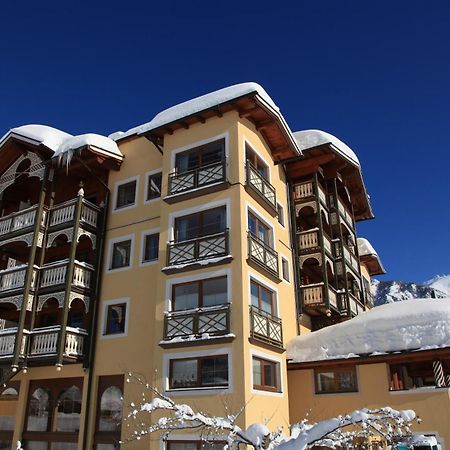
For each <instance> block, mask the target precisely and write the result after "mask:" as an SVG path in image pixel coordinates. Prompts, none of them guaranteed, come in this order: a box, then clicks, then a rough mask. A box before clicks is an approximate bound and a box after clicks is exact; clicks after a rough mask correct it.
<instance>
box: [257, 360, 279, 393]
mask: <svg viewBox="0 0 450 450" xmlns="http://www.w3.org/2000/svg"><path fill="white" fill-rule="evenodd" d="M252 366H253V367H252V370H253V389H259V390H262V391H272V392H279V391H280V389H279V385H280V383H279V378H280V366H279V364H278V363H276V362H274V361H268V360H266V359H262V358H257V357H256V356H254V357H253V358H252Z"/></svg>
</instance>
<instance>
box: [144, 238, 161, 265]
mask: <svg viewBox="0 0 450 450" xmlns="http://www.w3.org/2000/svg"><path fill="white" fill-rule="evenodd" d="M158 254H159V234H149V235H147V236H145V249H144V261H153V260H155V259H158Z"/></svg>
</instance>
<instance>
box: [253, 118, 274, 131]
mask: <svg viewBox="0 0 450 450" xmlns="http://www.w3.org/2000/svg"><path fill="white" fill-rule="evenodd" d="M274 123H275V119H272V118H270V119H266V120H263V121H262V122H259V123H257V124H256V125H255V127H256V129H257V130H258V131H259V130H262V129H263V128H267V127H268V126H270V125H272V124H274Z"/></svg>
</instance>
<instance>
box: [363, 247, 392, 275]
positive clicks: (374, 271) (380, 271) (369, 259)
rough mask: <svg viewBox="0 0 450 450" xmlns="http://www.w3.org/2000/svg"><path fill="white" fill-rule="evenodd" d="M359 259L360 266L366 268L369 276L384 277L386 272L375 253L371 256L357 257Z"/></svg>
mask: <svg viewBox="0 0 450 450" xmlns="http://www.w3.org/2000/svg"><path fill="white" fill-rule="evenodd" d="M359 259H360V261H361V263H362V264H364V265H365V266H366V267H367V270H368V271H369V275H370V276H371V277H373V276H374V275H384V274H385V273H386V270H385V269H384V267H383V264H382V262H381V259H380V257H379V256H378V255H377V254H376V253H375V254H371V255H361V254H360V255H359Z"/></svg>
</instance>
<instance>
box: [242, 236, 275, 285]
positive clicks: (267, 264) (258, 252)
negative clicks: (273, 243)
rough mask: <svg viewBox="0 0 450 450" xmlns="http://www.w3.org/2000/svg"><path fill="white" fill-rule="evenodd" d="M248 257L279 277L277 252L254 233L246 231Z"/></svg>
mask: <svg viewBox="0 0 450 450" xmlns="http://www.w3.org/2000/svg"><path fill="white" fill-rule="evenodd" d="M248 259H249V260H250V261H253V262H255V263H256V264H257V265H258V266H259V267H262V268H263V269H264V270H266V271H267V272H269V273H270V274H271V275H273V276H274V277H275V278H277V279H278V278H279V267H278V253H277V252H276V251H275V250H274V249H273V248H272V247H270V246H268V245H267V244H266V243H265V242H264V241H262V240H261V239H259V238H257V237H256V236H255V235H254V234H252V233H250V232H249V233H248Z"/></svg>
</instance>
